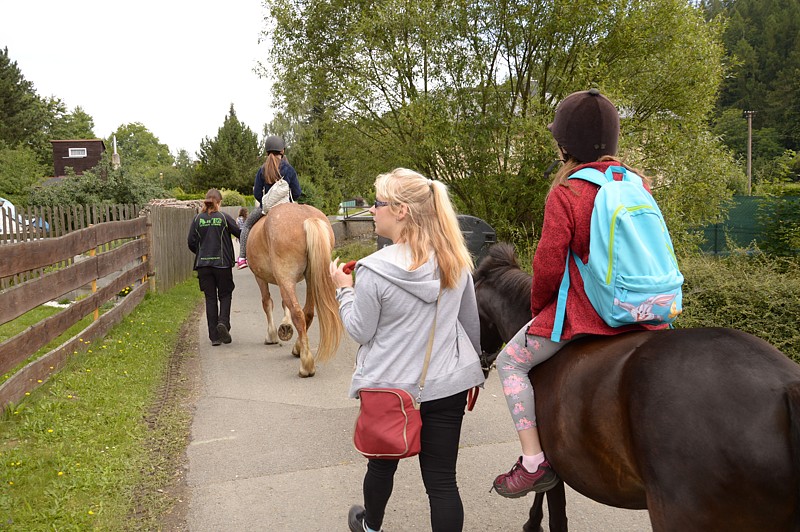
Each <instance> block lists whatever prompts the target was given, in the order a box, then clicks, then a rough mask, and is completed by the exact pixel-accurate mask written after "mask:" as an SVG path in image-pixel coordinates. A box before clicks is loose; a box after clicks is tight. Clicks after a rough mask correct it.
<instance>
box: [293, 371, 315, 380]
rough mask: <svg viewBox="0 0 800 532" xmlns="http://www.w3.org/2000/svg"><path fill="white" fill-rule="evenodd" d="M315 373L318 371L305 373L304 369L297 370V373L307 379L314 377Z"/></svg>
mask: <svg viewBox="0 0 800 532" xmlns="http://www.w3.org/2000/svg"><path fill="white" fill-rule="evenodd" d="M315 373H316V371H312V372H311V373H305V374H304V373H303V370H300V371H299V372H297V374H298V375H300V377H302V378H303V379H306V378H308V377H313V376H314V374H315Z"/></svg>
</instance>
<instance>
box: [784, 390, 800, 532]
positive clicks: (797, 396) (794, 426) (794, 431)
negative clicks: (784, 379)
mask: <svg viewBox="0 0 800 532" xmlns="http://www.w3.org/2000/svg"><path fill="white" fill-rule="evenodd" d="M786 400H787V402H788V403H789V423H790V425H791V426H790V427H789V430H790V432H791V436H790V437H791V442H792V466H793V469H794V474H795V476H797V477H800V382H793V383H791V384H790V385H788V386H787V387H786ZM795 487H796V488H797V497H798V503H797V505H796V506H795V509H794V518H795V523H794V530H800V483H799V484H798V485H797V486H795Z"/></svg>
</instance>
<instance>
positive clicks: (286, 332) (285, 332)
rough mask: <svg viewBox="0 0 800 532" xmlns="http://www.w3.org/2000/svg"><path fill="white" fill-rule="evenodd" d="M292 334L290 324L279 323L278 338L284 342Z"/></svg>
mask: <svg viewBox="0 0 800 532" xmlns="http://www.w3.org/2000/svg"><path fill="white" fill-rule="evenodd" d="M293 334H294V329H292V326H291V325H281V326H280V327H278V338H280V339H281V340H283V341H284V342H288V341H289V340H290V339H291V338H292V335H293Z"/></svg>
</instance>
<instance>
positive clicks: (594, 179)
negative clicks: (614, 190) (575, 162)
mask: <svg viewBox="0 0 800 532" xmlns="http://www.w3.org/2000/svg"><path fill="white" fill-rule="evenodd" d="M569 179H582V180H583V181H588V182H589V183H594V184H595V185H597V186H598V187H602V186H603V185H605V184H606V183H608V182H609V178H608V177H606V174H604V173H603V172H601V171H600V170H596V169H594V168H588V167H587V168H581V169H580V170H578V171H577V172H575V173H574V174H572V175H571V176H569ZM612 179H613V177H612Z"/></svg>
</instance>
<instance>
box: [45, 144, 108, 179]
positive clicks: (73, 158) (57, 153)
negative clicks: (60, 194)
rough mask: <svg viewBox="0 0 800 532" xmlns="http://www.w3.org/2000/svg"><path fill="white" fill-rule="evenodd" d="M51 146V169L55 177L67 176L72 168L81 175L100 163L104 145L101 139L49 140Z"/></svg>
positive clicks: (104, 149)
mask: <svg viewBox="0 0 800 532" xmlns="http://www.w3.org/2000/svg"><path fill="white" fill-rule="evenodd" d="M50 142H51V143H52V144H53V169H54V171H55V173H54V174H53V175H55V176H56V177H63V176H65V175H67V172H66V169H67V168H68V167H69V168H72V169H73V170H74V171H75V173H76V174H78V175H81V174H83V172H85V171H86V170H89V169H91V168H94V167H95V166H96V165H97V163H99V162H100V158H101V157H102V155H103V152H104V151H106V145H105V143H104V142H103V140H102V139H79V140H51V141H50Z"/></svg>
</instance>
